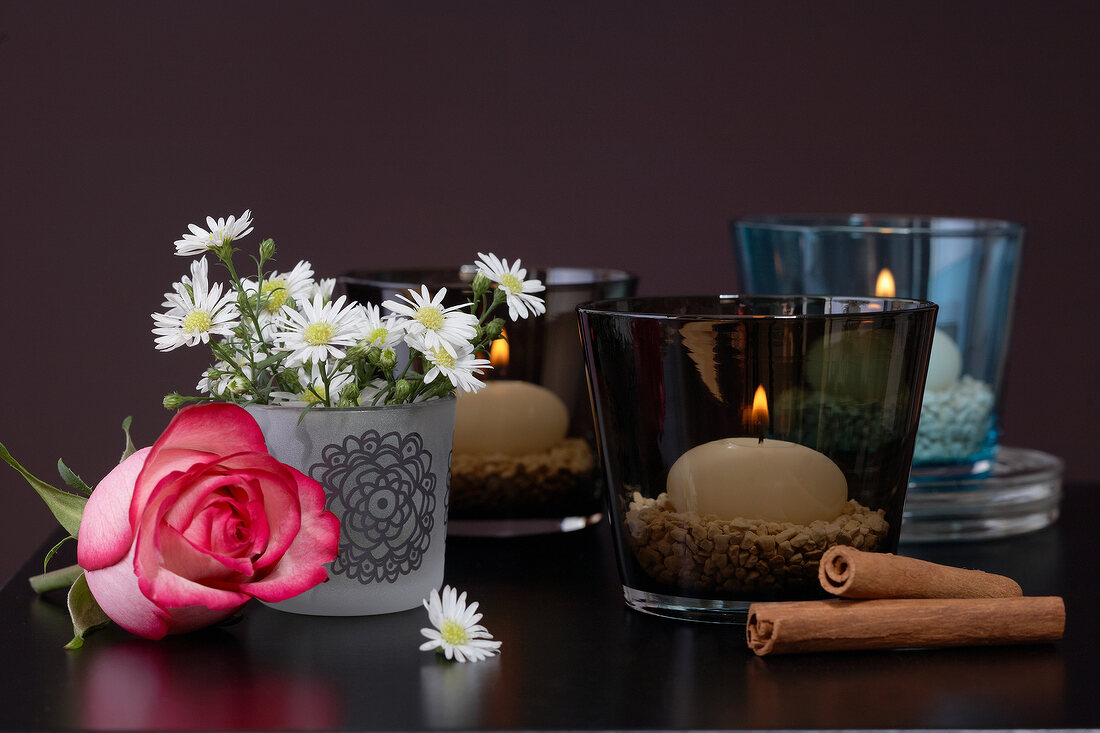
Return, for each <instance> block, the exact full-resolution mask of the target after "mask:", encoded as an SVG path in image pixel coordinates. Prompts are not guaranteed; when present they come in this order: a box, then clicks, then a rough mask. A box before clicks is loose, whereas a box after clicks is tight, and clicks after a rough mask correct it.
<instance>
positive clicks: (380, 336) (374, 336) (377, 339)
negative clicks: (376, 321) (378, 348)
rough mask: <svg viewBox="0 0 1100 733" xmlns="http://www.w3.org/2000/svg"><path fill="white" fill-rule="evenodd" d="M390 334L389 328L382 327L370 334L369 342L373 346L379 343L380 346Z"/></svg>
mask: <svg viewBox="0 0 1100 733" xmlns="http://www.w3.org/2000/svg"><path fill="white" fill-rule="evenodd" d="M389 332H390V331H389V329H388V328H385V327H381V326H380V327H378V328H376V329H374V330H373V331H371V332H370V334H368V337H367V340H368V341H369V342H371V343H372V344H373V343H379V344H380V343H382V342H383V341H384V340H385V339H386V336H387V335H388V334H389Z"/></svg>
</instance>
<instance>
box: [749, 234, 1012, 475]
mask: <svg viewBox="0 0 1100 733" xmlns="http://www.w3.org/2000/svg"><path fill="white" fill-rule="evenodd" d="M732 227H733V235H734V253H735V258H736V261H737V267H738V272H739V276H740V282H741V291H742V292H744V293H750V294H751V293H784V294H796V293H797V294H813V295H868V296H870V295H877V296H894V295H896V296H898V297H902V298H918V299H923V300H930V301H933V302H935V303H936V304H937V305H939V307H940V311H939V321H938V323H937V330H936V339H935V343H934V345H933V349H932V359H931V364H930V366H929V373H928V383H927V385H926V388H925V396H924V405H923V412H922V416H921V426H920V432H919V433H918V436H917V447H916V451H915V454H914V458H913V466H914V469H913V475H914V478H916V479H920V478H922V477H927V478H942V477H952V476H954V477H968V476H971V475H981V474H984V473H988V472H989V471H990V470H991V468H992V466H993V461H994V458H995V455H996V450H997V447H998V438H999V436H1000V426H999V423H998V406H999V404H1000V397H1001V387H1002V380H1003V377H1004V367H1005V361H1006V359H1007V355H1008V344H1009V335H1010V331H1011V324H1012V314H1013V308H1014V304H1015V297H1016V282H1017V279H1018V276H1019V269H1020V254H1021V247H1022V243H1023V236H1024V230H1023V227H1021V226H1020V225H1019V224H1016V223H1014V222H1009V221H1001V220H995V219H972V218H959V217H942V216H911V215H867V214H822V215H790V216H746V217H743V218H740V219H737V220H735V221H734V222H733V224H732Z"/></svg>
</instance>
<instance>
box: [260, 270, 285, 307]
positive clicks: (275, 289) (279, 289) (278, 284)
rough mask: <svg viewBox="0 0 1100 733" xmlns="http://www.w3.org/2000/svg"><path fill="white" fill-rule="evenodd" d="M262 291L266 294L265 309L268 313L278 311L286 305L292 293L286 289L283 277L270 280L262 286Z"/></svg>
mask: <svg viewBox="0 0 1100 733" xmlns="http://www.w3.org/2000/svg"><path fill="white" fill-rule="evenodd" d="M260 293H261V294H262V295H263V296H265V300H264V310H265V311H267V312H268V313H278V312H279V311H281V310H282V309H283V306H284V305H286V301H287V299H288V298H290V293H289V292H288V291H287V289H286V283H285V282H283V280H282V278H276V279H274V280H268V281H267V282H265V283H264V284H263V285H261V286H260Z"/></svg>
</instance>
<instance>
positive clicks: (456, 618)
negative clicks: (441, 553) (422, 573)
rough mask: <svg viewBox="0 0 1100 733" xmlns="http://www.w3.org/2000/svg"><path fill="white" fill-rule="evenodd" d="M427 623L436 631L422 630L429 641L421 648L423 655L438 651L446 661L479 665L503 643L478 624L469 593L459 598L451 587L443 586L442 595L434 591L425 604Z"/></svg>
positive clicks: (479, 615)
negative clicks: (430, 651) (467, 599)
mask: <svg viewBox="0 0 1100 733" xmlns="http://www.w3.org/2000/svg"><path fill="white" fill-rule="evenodd" d="M424 608H426V609H428V620H429V621H431V623H432V625H433V626H435V628H434V629H421V630H420V633H422V634H423V635H424V636H426V637H427V638H428V641H426V642H424V643H423V644H421V645H420V650H421V651H428V650H431V649H438V650H439V651H440V652H441V653H442V654H443V655H444V656H445V657H447V659H454V660H456V661H459V662H466V661H470V662H479V661H481V660H482V659H487V658H488V657H491V656H493V655H494V654H497V653H498V651H499V649H500V642H499V641H493V640H492V639H493V635H492V634H490V633H489V631H488V630H487V629H486V628H485V627H484V626H481V625H480V624H478V621H480V620H481V614H480V613H477V602H476V601H475V602H474V603H471V604H470V605H469V606H467V605H466V593H465V592H463V593H461V594H459V592H458V591H457V590H455V589H454V588H452V587H451V586H449V585H445V586H443V594H442V596H440V593H439V591H438V590H433V591H432V593H431V595H430V596H428V598H427V599H426V600H425V601H424Z"/></svg>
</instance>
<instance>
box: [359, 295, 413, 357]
mask: <svg viewBox="0 0 1100 733" xmlns="http://www.w3.org/2000/svg"><path fill="white" fill-rule="evenodd" d="M363 310H364V313H365V314H366V322H365V323H364V324H363V331H364V333H365V335H364V336H363V341H364V342H365V345H366V346H377V347H378V348H380V349H392V348H393V347H394V346H396V345H397V344H398V343H399V342H400V341H401V335H402V333H403V329H402V328H401V326H400V325H398V322H397V318H396V317H395V316H386V317H385V318H383V317H382V315H381V312H380V311H379V309H378V306H376V305H373V304H371V303H367V304H366V306H364V308H363Z"/></svg>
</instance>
